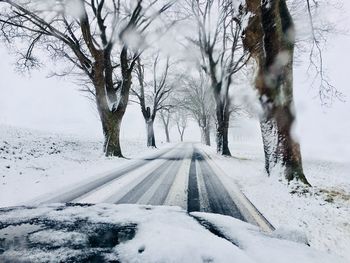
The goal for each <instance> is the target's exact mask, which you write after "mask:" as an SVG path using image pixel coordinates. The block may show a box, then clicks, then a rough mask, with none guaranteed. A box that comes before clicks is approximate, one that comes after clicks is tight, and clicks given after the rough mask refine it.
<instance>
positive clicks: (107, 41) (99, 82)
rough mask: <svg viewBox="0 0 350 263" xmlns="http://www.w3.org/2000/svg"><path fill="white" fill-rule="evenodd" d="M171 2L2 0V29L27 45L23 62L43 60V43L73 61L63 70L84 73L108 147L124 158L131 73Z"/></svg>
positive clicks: (25, 64) (21, 54)
mask: <svg viewBox="0 0 350 263" xmlns="http://www.w3.org/2000/svg"><path fill="white" fill-rule="evenodd" d="M170 6H171V4H169V3H167V2H166V1H161V0H154V1H148V0H135V1H127V0H122V1H121V0H111V1H105V0H89V1H87V0H86V1H84V0H72V1H64V0H47V1H44V0H36V1H29V0H0V7H1V10H0V24H1V31H0V33H1V35H2V37H3V39H4V40H5V41H7V42H8V43H18V45H16V46H18V47H21V48H22V47H24V49H21V50H18V52H17V54H18V56H19V57H18V64H19V65H20V66H21V67H23V68H27V69H30V68H32V67H34V66H38V65H39V63H40V60H39V59H38V56H35V55H36V51H37V49H39V48H38V47H40V50H44V51H46V52H47V53H48V56H49V57H51V58H52V59H54V60H59V59H62V60H64V61H65V62H69V63H70V65H71V67H70V68H69V70H67V71H65V72H64V74H73V75H74V74H79V76H83V77H84V79H85V80H86V81H85V82H84V84H87V85H86V87H88V90H89V91H90V92H91V94H92V95H93V96H94V97H95V101H96V104H97V109H98V112H99V116H100V119H101V122H102V128H103V134H104V137H105V142H104V152H105V154H106V156H120V157H122V156H123V155H122V151H121V148H120V140H119V134H120V126H121V121H122V118H123V116H124V113H125V110H126V107H127V104H128V100H129V91H130V87H131V78H132V72H133V69H134V67H135V64H136V62H137V60H138V58H139V56H140V54H141V53H142V52H143V50H144V49H145V48H147V36H148V35H149V34H150V33H152V32H155V31H156V29H155V28H154V27H155V25H156V24H158V25H160V24H159V21H160V20H157V18H158V17H159V16H160V15H161V14H162V13H164V12H165V11H166V10H168V9H169V7H170ZM155 21H157V23H155ZM152 25H154V26H152ZM81 74H82V75H81ZM58 75H60V73H58Z"/></svg>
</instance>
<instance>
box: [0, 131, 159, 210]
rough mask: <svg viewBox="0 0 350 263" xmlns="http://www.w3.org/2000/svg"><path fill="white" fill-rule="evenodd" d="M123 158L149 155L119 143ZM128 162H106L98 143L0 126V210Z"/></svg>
mask: <svg viewBox="0 0 350 263" xmlns="http://www.w3.org/2000/svg"><path fill="white" fill-rule="evenodd" d="M122 148H123V151H124V154H125V156H127V157H135V156H138V155H140V154H147V153H150V152H153V151H154V150H152V149H147V147H146V146H145V143H144V142H143V141H132V140H127V141H125V140H124V141H122ZM128 162H130V160H127V159H120V158H106V157H104V156H103V153H102V141H96V140H92V139H81V138H78V137H77V136H76V137H74V136H67V135H59V134H50V133H44V132H38V131H33V130H26V129H20V128H14V127H9V126H3V125H0V175H1V177H0V207H1V206H11V205H17V204H20V203H23V202H26V201H28V200H30V199H33V198H36V197H38V196H40V195H42V194H47V193H53V192H55V191H57V190H59V189H62V188H64V187H66V186H71V185H74V184H76V183H78V182H81V181H84V180H86V179H88V178H91V177H92V176H98V175H99V174H103V173H106V172H108V171H110V170H113V169H115V168H116V167H119V166H120V165H122V164H124V163H125V164H126V163H128Z"/></svg>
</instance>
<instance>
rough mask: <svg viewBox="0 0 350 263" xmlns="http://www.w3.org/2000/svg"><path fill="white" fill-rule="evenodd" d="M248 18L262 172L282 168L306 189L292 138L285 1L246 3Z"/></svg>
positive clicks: (290, 42)
mask: <svg viewBox="0 0 350 263" xmlns="http://www.w3.org/2000/svg"><path fill="white" fill-rule="evenodd" d="M246 8H247V13H248V14H250V19H249V22H248V27H247V28H246V29H245V31H244V34H243V40H244V41H243V43H244V46H245V48H246V50H248V51H249V52H250V54H251V55H252V57H253V58H254V60H255V61H256V64H257V67H258V72H257V75H256V80H255V87H256V90H257V91H258V94H259V100H260V103H261V106H262V109H263V115H262V116H261V120H260V123H261V131H262V138H263V144H264V151H265V168H266V171H267V173H271V170H272V168H273V167H274V166H275V165H277V164H281V165H282V167H283V168H284V169H283V172H284V176H285V178H286V179H287V180H288V181H292V180H298V181H301V182H303V183H305V184H307V185H309V182H308V181H307V179H306V177H305V175H304V172H303V166H302V158H301V153H300V146H299V143H298V142H297V141H296V139H295V138H294V137H293V135H292V126H293V124H294V121H295V110H294V102H293V54H294V46H295V32H294V24H293V19H292V17H291V15H290V13H289V10H288V6H287V4H286V1H285V0H272V1H263V2H261V1H260V0H246Z"/></svg>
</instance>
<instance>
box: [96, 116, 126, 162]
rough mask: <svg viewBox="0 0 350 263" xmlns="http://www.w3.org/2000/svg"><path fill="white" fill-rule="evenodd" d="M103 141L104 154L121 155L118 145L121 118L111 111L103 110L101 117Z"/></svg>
mask: <svg viewBox="0 0 350 263" xmlns="http://www.w3.org/2000/svg"><path fill="white" fill-rule="evenodd" d="M101 121H102V128H103V134H104V137H105V141H104V145H103V148H104V152H105V155H106V156H116V157H123V154H122V150H121V147H120V140H119V136H120V125H121V122H122V118H120V117H119V116H117V114H113V113H111V112H104V113H103V114H102V117H101Z"/></svg>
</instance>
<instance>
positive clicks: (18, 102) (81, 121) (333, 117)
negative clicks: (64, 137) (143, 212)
mask: <svg viewBox="0 0 350 263" xmlns="http://www.w3.org/2000/svg"><path fill="white" fill-rule="evenodd" d="M344 10H346V12H347V16H348V19H347V21H346V24H348V25H350V18H349V15H350V3H349V2H348V1H346V3H345V6H344ZM324 55H325V62H326V66H327V68H328V70H329V75H330V76H331V81H332V83H333V84H334V85H335V86H336V87H337V88H338V89H339V90H341V91H342V92H343V93H344V94H345V95H346V96H347V102H346V103H340V102H339V103H338V102H337V103H335V104H334V105H333V107H332V108H329V109H324V108H322V107H321V106H320V103H319V100H318V99H317V98H314V94H315V91H314V90H310V87H309V84H308V83H307V82H306V81H305V80H306V78H307V76H306V74H305V69H304V68H297V69H296V70H295V101H296V107H297V113H298V116H297V118H298V123H297V127H296V133H297V135H298V136H299V138H300V140H301V142H302V145H303V149H304V150H305V151H310V152H311V151H312V149H313V148H315V149H320V147H321V146H322V145H324V148H323V149H321V150H324V151H325V152H329V151H328V150H329V149H328V148H329V147H332V151H331V152H339V151H342V152H344V154H345V155H348V156H349V155H350V149H349V148H350V121H349V120H350V118H349V113H350V103H349V100H350V99H349V98H350V87H349V84H348V83H349V74H350V71H349V68H350V66H349V62H350V36H337V37H332V38H331V39H329V46H328V50H327V51H325V53H324ZM0 56H1V60H0V72H1V78H0V91H1V92H0V94H1V95H0V124H8V125H14V126H21V127H28V128H34V129H39V130H46V131H54V132H64V133H73V134H80V135H82V136H89V137H101V128H100V123H99V120H98V115H97V113H96V110H95V105H94V104H93V103H92V102H91V101H89V100H87V99H86V98H85V97H83V95H82V94H81V93H79V92H78V91H77V90H78V88H77V87H76V86H75V85H74V84H72V83H70V82H68V81H63V80H59V79H57V78H51V79H47V78H46V74H47V72H45V71H44V70H42V71H34V72H33V73H32V76H19V75H18V74H17V73H16V72H15V71H14V65H13V62H14V60H13V58H12V57H11V56H10V55H8V54H7V50H6V48H5V47H4V46H3V45H1V46H0ZM242 129H243V130H244V127H242ZM172 132H173V137H174V138H175V136H178V135H177V134H176V131H175V129H173V131H172ZM237 132H240V131H237ZM256 132H258V131H256ZM144 136H145V128H144V123H143V119H142V116H141V113H140V109H139V108H138V105H134V106H129V108H128V110H127V113H126V116H125V118H124V120H123V126H122V138H126V137H133V138H140V139H141V138H143V137H144ZM156 136H158V138H160V140H163V139H164V136H163V130H162V129H161V126H160V124H157V125H156ZM185 137H186V138H187V139H188V140H199V130H198V128H197V127H196V126H195V124H194V123H192V125H191V127H190V129H189V130H188V132H187V134H186V136H185ZM176 138H177V137H176ZM326 148H327V149H326ZM313 152H315V151H313ZM344 154H343V155H344Z"/></svg>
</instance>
